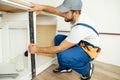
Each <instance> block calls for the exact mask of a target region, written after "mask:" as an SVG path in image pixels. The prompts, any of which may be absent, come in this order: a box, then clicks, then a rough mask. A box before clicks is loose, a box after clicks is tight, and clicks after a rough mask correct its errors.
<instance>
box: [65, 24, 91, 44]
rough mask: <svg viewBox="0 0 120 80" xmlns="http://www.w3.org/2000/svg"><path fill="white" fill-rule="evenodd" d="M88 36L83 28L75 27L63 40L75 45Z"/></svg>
mask: <svg viewBox="0 0 120 80" xmlns="http://www.w3.org/2000/svg"><path fill="white" fill-rule="evenodd" d="M88 35H89V34H88V30H87V29H86V28H85V27H80V26H75V27H73V28H72V30H71V32H70V33H69V35H68V37H67V38H66V39H65V40H67V41H68V42H71V43H75V44H77V43H79V42H80V41H81V40H83V39H84V38H85V37H87V36H88Z"/></svg>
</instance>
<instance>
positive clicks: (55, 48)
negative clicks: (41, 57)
mask: <svg viewBox="0 0 120 80" xmlns="http://www.w3.org/2000/svg"><path fill="white" fill-rule="evenodd" d="M61 51H63V50H62V49H61V48H60V47H59V46H51V47H38V49H37V53H38V54H39V53H47V54H56V53H59V52H61Z"/></svg>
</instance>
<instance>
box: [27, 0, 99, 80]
mask: <svg viewBox="0 0 120 80" xmlns="http://www.w3.org/2000/svg"><path fill="white" fill-rule="evenodd" d="M81 8H82V2H81V0H64V2H63V3H62V4H61V5H60V6H58V7H57V8H55V7H52V6H48V5H38V4H33V3H32V5H31V8H30V9H29V11H37V12H39V11H45V12H49V13H52V14H56V15H58V16H61V17H63V18H64V20H65V21H66V22H70V23H71V25H72V27H71V31H70V33H69V35H68V36H65V35H56V37H55V39H54V42H55V46H50V47H38V46H36V45H35V44H30V45H29V47H28V48H29V51H30V53H36V54H37V53H41V52H42V53H48V54H53V53H57V58H58V63H59V67H58V68H56V69H55V70H53V72H54V73H65V72H66V73H69V72H72V69H73V70H75V71H76V72H78V73H80V74H82V77H81V80H90V79H91V76H92V73H93V70H94V65H93V64H91V63H90V62H91V61H92V60H93V59H94V58H95V57H96V56H97V55H98V53H99V51H100V50H99V36H98V32H97V31H96V30H95V24H94V23H93V22H91V21H90V20H89V18H88V17H86V16H85V15H84V14H83V13H82V12H81ZM63 26H64V25H63ZM91 26H92V27H91ZM94 53H95V55H93V54H94ZM96 53H97V54H96Z"/></svg>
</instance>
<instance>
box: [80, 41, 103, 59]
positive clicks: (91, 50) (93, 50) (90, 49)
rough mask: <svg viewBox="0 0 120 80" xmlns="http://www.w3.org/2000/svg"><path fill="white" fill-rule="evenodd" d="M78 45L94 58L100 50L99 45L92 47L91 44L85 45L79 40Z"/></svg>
mask: <svg viewBox="0 0 120 80" xmlns="http://www.w3.org/2000/svg"><path fill="white" fill-rule="evenodd" d="M80 46H81V47H82V48H83V50H84V51H85V52H86V53H87V54H88V55H89V56H90V57H91V58H96V57H97V56H98V55H99V53H100V51H101V48H99V47H97V48H96V47H93V46H91V45H86V44H85V43H83V42H80Z"/></svg>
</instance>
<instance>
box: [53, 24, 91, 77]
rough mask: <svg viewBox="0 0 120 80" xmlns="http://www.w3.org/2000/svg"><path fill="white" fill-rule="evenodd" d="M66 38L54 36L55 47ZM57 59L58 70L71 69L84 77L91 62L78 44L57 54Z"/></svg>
mask: <svg viewBox="0 0 120 80" xmlns="http://www.w3.org/2000/svg"><path fill="white" fill-rule="evenodd" d="M77 25H83V26H85V27H89V28H90V26H87V25H86V24H83V23H78V24H77ZM91 29H92V28H91ZM66 37H67V36H65V35H56V36H55V38H54V44H55V46H58V45H59V44H60V43H61V42H62V41H63V40H64V39H65V38H66ZM57 58H58V63H59V68H60V69H67V68H71V69H73V70H75V71H76V72H78V73H80V74H82V75H85V74H86V73H87V72H88V70H89V65H90V63H89V62H91V61H92V60H93V59H91V58H90V57H89V56H88V55H87V54H86V52H85V51H84V50H83V49H82V47H81V46H80V45H79V44H77V45H75V46H73V47H71V48H69V49H67V50H65V51H62V52H60V53H58V54H57Z"/></svg>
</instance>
